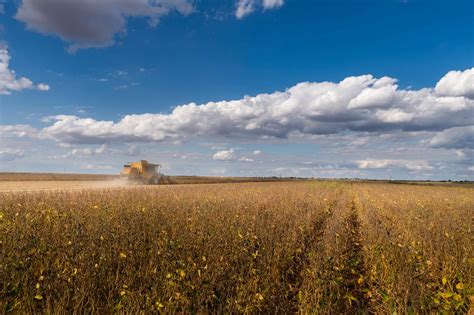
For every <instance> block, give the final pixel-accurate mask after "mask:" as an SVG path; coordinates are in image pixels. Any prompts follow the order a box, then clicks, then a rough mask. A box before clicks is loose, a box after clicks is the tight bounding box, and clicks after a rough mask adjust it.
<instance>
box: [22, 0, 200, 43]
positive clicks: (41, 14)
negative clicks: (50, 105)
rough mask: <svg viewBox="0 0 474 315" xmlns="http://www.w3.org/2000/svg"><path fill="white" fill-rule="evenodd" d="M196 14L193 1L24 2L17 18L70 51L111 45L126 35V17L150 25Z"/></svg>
mask: <svg viewBox="0 0 474 315" xmlns="http://www.w3.org/2000/svg"><path fill="white" fill-rule="evenodd" d="M192 11H193V5H192V3H191V1H190V0H100V1H91V0H22V2H21V5H20V7H19V8H18V11H17V13H16V19H18V20H19V21H22V22H24V23H25V24H26V27H27V29H29V30H33V31H36V32H39V33H41V34H44V35H54V36H58V37H59V38H61V39H63V40H65V41H67V42H69V43H71V45H70V47H69V50H70V51H71V52H74V51H76V50H77V49H83V48H91V47H95V48H100V47H107V46H111V45H113V44H114V42H115V36H116V34H118V33H122V34H124V33H126V24H127V18H129V17H145V18H148V19H149V24H150V25H151V26H156V25H157V24H158V23H159V21H160V18H162V17H163V16H165V15H167V14H170V13H171V12H178V13H180V14H182V15H188V14H190V13H191V12H192Z"/></svg>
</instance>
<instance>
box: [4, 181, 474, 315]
mask: <svg viewBox="0 0 474 315" xmlns="http://www.w3.org/2000/svg"><path fill="white" fill-rule="evenodd" d="M81 184H84V185H86V183H80V184H79V185H81ZM51 185H52V186H51V187H54V189H52V190H45V191H35V193H31V192H28V191H16V192H13V191H3V192H0V254H1V259H0V290H1V291H0V304H1V305H0V306H1V308H2V310H3V311H4V312H13V313H74V312H76V313H100V314H102V313H112V312H118V313H154V312H156V313H159V312H164V313H176V312H184V313H216V312H217V313H284V314H286V313H367V312H370V313H382V314H388V313H393V312H398V313H409V312H414V313H435V312H451V313H452V312H457V313H467V312H469V310H470V309H471V310H472V303H473V302H474V301H473V282H474V281H473V275H474V257H473V255H472V253H473V252H474V248H473V239H472V222H473V219H474V212H473V209H474V189H473V188H472V187H469V186H462V185H459V186H446V185H435V186H427V185H403V184H399V185H393V184H388V183H365V182H353V183H351V182H343V181H293V182H291V181H289V182H255V183H227V184H200V185H161V186H135V187H134V189H129V188H128V187H127V188H125V187H105V188H104V187H93V188H94V189H81V190H74V189H76V188H73V190H68V189H67V187H65V186H64V183H62V184H61V183H59V184H58V182H54V183H52V184H51ZM58 185H63V187H59V188H60V189H59V190H58V187H57V186H58ZM71 185H72V184H71ZM86 186H87V185H86ZM71 187H72V186H71ZM61 188H64V189H61Z"/></svg>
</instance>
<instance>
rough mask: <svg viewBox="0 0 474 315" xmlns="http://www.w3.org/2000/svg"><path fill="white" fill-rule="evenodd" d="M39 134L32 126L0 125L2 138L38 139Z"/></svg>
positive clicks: (0, 136)
mask: <svg viewBox="0 0 474 315" xmlns="http://www.w3.org/2000/svg"><path fill="white" fill-rule="evenodd" d="M39 133H40V131H39V130H37V129H36V128H33V127H31V126H30V125H0V138H24V137H29V138H37V137H38V135H39Z"/></svg>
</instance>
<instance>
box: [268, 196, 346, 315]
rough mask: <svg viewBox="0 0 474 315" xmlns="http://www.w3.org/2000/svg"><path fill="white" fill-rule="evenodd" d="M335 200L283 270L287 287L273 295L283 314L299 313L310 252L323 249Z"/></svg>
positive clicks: (317, 219) (279, 310)
mask: <svg viewBox="0 0 474 315" xmlns="http://www.w3.org/2000/svg"><path fill="white" fill-rule="evenodd" d="M336 204H337V202H336V201H334V202H333V203H332V204H331V206H330V207H329V208H328V209H326V210H324V211H323V212H322V213H321V214H319V215H318V216H317V217H316V218H315V219H314V221H313V223H312V225H311V229H310V230H308V231H307V232H305V234H304V236H303V238H302V246H301V249H300V250H298V251H295V252H294V253H293V255H292V259H291V260H290V261H289V262H288V263H287V265H286V266H285V267H284V268H282V270H281V278H282V279H285V280H284V281H282V283H285V285H286V287H285V288H280V291H279V292H278V293H277V294H276V295H274V296H273V301H272V303H270V304H271V305H277V307H276V309H275V310H274V311H276V312H277V313H281V314H291V313H298V311H299V301H298V293H299V291H300V289H301V285H302V283H303V271H304V270H305V269H306V268H308V267H309V253H310V252H311V251H312V252H320V251H322V246H323V245H322V240H323V237H324V233H325V232H326V225H327V222H328V220H329V218H330V217H331V215H332V209H333V208H334V207H335V206H336Z"/></svg>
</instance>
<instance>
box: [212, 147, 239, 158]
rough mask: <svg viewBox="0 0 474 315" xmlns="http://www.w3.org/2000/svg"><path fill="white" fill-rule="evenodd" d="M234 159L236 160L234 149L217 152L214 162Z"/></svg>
mask: <svg viewBox="0 0 474 315" xmlns="http://www.w3.org/2000/svg"><path fill="white" fill-rule="evenodd" d="M234 158H235V156H234V149H230V150H221V151H217V152H216V153H215V154H214V155H213V156H212V159H213V160H218V161H230V160H233V159H234Z"/></svg>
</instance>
